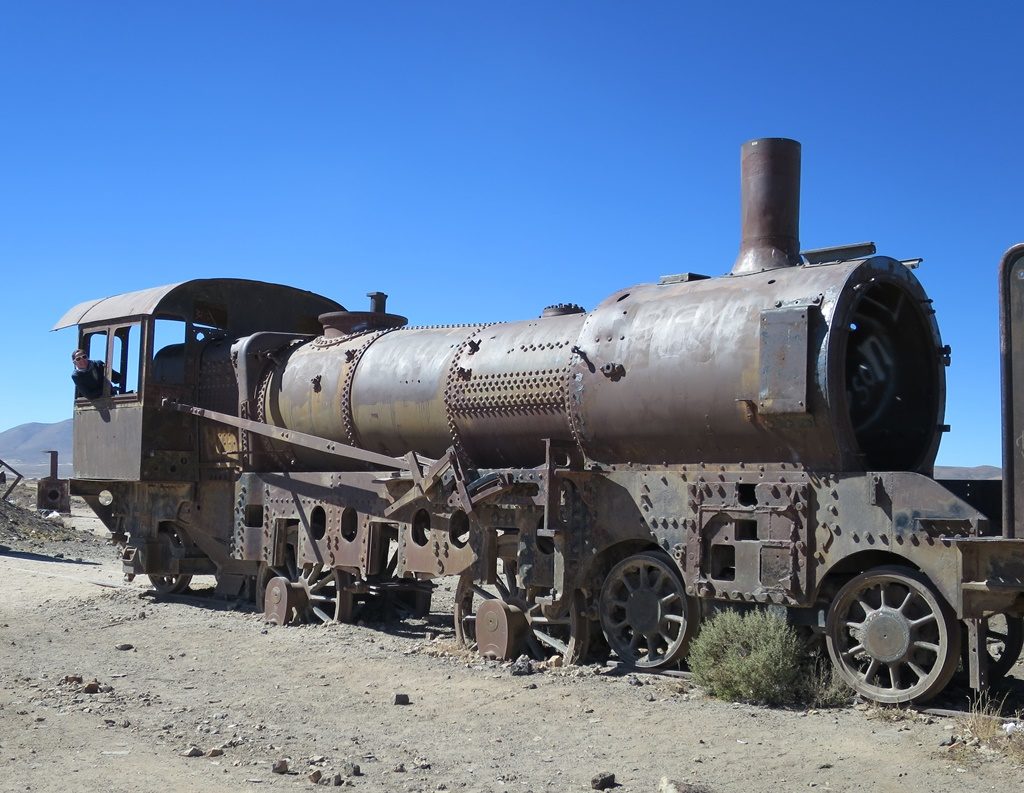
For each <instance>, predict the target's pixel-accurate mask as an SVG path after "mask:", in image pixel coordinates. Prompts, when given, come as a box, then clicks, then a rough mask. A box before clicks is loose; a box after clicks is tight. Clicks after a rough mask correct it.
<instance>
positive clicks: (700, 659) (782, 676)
mask: <svg viewBox="0 0 1024 793" xmlns="http://www.w3.org/2000/svg"><path fill="white" fill-rule="evenodd" d="M806 659H807V657H806V654H805V653H804V650H803V645H802V642H801V641H800V638H799V637H798V636H797V633H796V631H795V630H794V629H793V628H792V627H790V626H789V625H787V624H786V621H785V620H784V619H782V618H781V617H779V616H776V615H774V614H771V613H769V612H767V611H752V612H749V613H747V614H740V613H738V612H735V611H723V612H722V613H720V614H718V615H716V616H715V617H713V618H712V619H710V620H708V621H707V622H706V623H704V624H703V625H702V627H701V630H700V633H699V634H698V635H697V637H696V638H695V639H694V640H693V642H692V643H691V645H690V656H689V665H690V669H691V671H692V672H693V678H694V680H695V681H696V682H697V683H698V684H699V685H701V686H703V687H704V688H705V689H706V690H707V691H708V693H709V694H711V695H712V696H715V697H719V698H721V699H729V700H736V701H741V702H754V703H760V704H764V705H786V704H790V703H793V702H797V701H800V700H802V699H805V698H806V696H807V694H808V693H809V691H808V688H807V685H806V676H805V673H806V671H807V660H806Z"/></svg>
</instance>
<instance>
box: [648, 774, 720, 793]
mask: <svg viewBox="0 0 1024 793" xmlns="http://www.w3.org/2000/svg"><path fill="white" fill-rule="evenodd" d="M658 793H711V790H710V789H709V788H706V787H704V785H691V784H690V783H688V782H677V781H676V780H674V779H669V778H668V777H667V776H663V777H662V778H661V782H659V783H658Z"/></svg>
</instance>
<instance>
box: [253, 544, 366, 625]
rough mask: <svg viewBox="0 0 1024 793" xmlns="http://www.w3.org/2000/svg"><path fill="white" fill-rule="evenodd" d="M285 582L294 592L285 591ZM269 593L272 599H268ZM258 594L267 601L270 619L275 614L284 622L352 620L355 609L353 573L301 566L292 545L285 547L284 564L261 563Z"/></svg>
mask: <svg viewBox="0 0 1024 793" xmlns="http://www.w3.org/2000/svg"><path fill="white" fill-rule="evenodd" d="M285 582H287V585H288V587H290V588H292V589H294V590H296V592H295V593H294V594H292V595H290V596H289V595H286V594H285V593H284V591H283V589H282V587H283V585H284V584H285ZM275 587H276V589H275ZM268 595H269V597H270V598H271V600H272V601H273V602H271V601H268ZM256 596H257V598H259V600H258V601H257V602H259V603H262V604H264V606H265V609H266V611H265V614H266V615H267V617H268V619H270V618H273V617H274V616H275V615H276V616H277V619H278V620H279V621H282V623H287V622H293V621H298V622H320V623H324V622H352V619H353V613H354V610H355V595H354V594H353V593H352V576H351V575H350V574H348V573H343V572H341V571H340V570H336V569H334V568H333V567H326V566H324V565H322V564H319V563H317V564H306V565H303V567H302V568H301V569H300V568H299V566H298V563H297V561H296V558H295V549H294V547H293V546H291V545H288V546H287V547H286V549H285V556H284V561H283V563H282V564H281V565H276V566H271V565H266V564H263V565H260V569H259V572H258V573H257V577H256ZM282 604H283V605H282ZM282 614H283V615H285V616H284V617H283V618H282V617H281V616H280V615H282Z"/></svg>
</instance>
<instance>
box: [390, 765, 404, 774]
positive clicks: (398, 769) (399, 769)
mask: <svg viewBox="0 0 1024 793" xmlns="http://www.w3.org/2000/svg"><path fill="white" fill-rule="evenodd" d="M391 770H392V771H394V772H395V773H396V774H404V773H405V763H399V764H398V765H396V766H395V767H394V768H392V769H391Z"/></svg>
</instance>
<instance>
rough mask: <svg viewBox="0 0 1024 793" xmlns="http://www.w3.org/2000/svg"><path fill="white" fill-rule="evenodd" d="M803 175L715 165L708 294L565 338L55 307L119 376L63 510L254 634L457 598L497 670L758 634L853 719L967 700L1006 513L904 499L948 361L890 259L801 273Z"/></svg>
mask: <svg viewBox="0 0 1024 793" xmlns="http://www.w3.org/2000/svg"><path fill="white" fill-rule="evenodd" d="M799 154H800V149H799V144H797V143H796V142H794V141H790V140H785V139H760V140H755V141H751V142H749V143H747V144H746V145H745V146H744V147H743V151H742V157H741V174H742V175H741V205H742V239H741V244H740V251H739V255H738V256H737V258H736V261H735V263H734V264H733V265H732V268H731V270H730V271H729V272H728V273H727V274H725V275H723V276H718V277H709V276H707V275H702V274H696V273H681V274H676V275H670V276H664V277H662V278H661V279H660V280H658V281H657V282H656V283H648V284H640V285H637V286H633V287H629V288H626V289H622V290H620V291H618V292H615V293H614V294H612V295H610V296H609V297H608V298H606V299H605V300H604V301H602V302H601V303H600V304H599V305H598V306H596V307H595V308H594V309H593V310H591V311H589V312H587V311H584V310H583V309H582V308H580V307H579V306H575V305H571V304H558V305H553V306H549V307H548V308H545V309H544V310H543V312H542V313H541V315H540V316H539V317H537V318H535V319H530V320H523V321H518V322H498V323H480V324H474V325H465V326H442V327H410V326H409V325H408V323H407V320H406V319H405V317H402V316H399V315H397V314H392V313H389V312H388V311H387V307H386V304H385V299H386V296H385V295H383V294H381V293H372V294H371V298H372V304H371V307H370V310H369V311H348V310H345V309H344V308H343V307H342V306H340V305H338V304H336V303H334V302H333V301H330V300H328V299H327V298H323V297H320V296H318V295H313V294H311V293H308V292H299V291H298V290H293V289H289V288H287V287H281V286H277V285H271V284H262V283H258V282H248V281H237V280H229V279H208V280H199V281H192V282H186V283H184V284H175V285H171V286H169V287H163V288H159V289H155V290H147V291H146V292H144V293H133V294H132V295H124V296H119V297H117V298H113V299H109V300H106V301H92V302H90V303H86V304H82V305H80V306H77V307H75V308H74V309H72V310H71V311H70V312H69V313H68V314H67V315H66V316H65V317H64V318H63V319H62V320H61V322H59V323H58V327H63V326H66V325H71V324H77V325H78V326H79V328H80V335H81V345H80V346H82V347H83V348H86V349H89V348H90V345H92V347H93V349H94V350H96V351H97V352H94V353H93V354H92V356H91V357H103V356H104V355H105V356H106V357H105V358H104V359H105V360H107V361H112V362H114V363H115V368H117V365H118V364H120V367H121V368H120V369H119V371H121V372H126V371H127V372H128V373H129V374H130V373H132V372H135V376H134V377H129V379H127V380H125V379H124V377H122V383H121V384H119V386H120V387H114V386H113V385H111V384H107V393H106V394H104V396H102V397H100V398H99V399H96V400H92V401H90V400H84V399H79V400H77V402H76V406H75V468H76V475H75V479H74V482H73V487H74V490H75V492H77V493H79V494H82V495H84V496H85V497H86V498H87V500H88V501H89V502H90V504H92V505H93V507H94V509H95V510H96V511H97V513H98V514H99V515H100V516H101V517H102V518H104V520H105V521H106V523H107V525H108V527H110V528H111V530H112V531H114V532H115V534H116V535H117V536H118V537H120V538H122V539H123V541H124V543H125V550H124V564H125V569H126V572H127V573H128V574H130V575H135V574H139V573H144V574H147V575H149V576H150V579H151V580H152V582H153V584H154V585H155V586H156V587H157V588H158V589H163V590H165V591H175V590H181V589H183V588H184V587H185V586H187V585H188V582H189V578H190V576H191V575H193V574H196V573H212V574H214V575H216V576H217V581H218V589H219V591H221V592H230V593H234V594H237V593H238V592H240V591H242V590H243V589H244V590H246V591H248V592H249V594H251V595H252V596H253V597H255V598H256V599H257V601H258V602H259V603H260V604H261V605H262V606H263V607H264V608H265V611H266V615H267V617H268V619H270V620H272V621H275V622H279V623H287V622H291V621H295V620H322V621H327V620H351V619H354V618H355V615H356V614H357V613H358V612H359V611H360V610H361V609H367V608H372V607H375V606H378V605H381V604H386V605H389V606H391V607H393V609H395V610H397V611H398V612H399V613H423V612H424V611H426V610H427V609H429V607H430V592H431V583H430V582H431V581H432V580H434V579H437V578H440V577H444V576H453V577H457V578H458V584H457V588H456V597H455V609H454V614H453V619H454V623H455V632H456V635H457V637H458V638H459V639H460V640H461V641H463V642H464V643H466V644H467V645H469V646H474V647H476V648H477V649H479V650H480V651H481V652H482V653H485V654H488V655H491V656H495V657H503V658H508V657H513V656H515V655H517V654H519V653H520V652H530V653H533V654H535V655H538V656H540V655H544V654H549V653H559V654H561V655H563V656H564V658H565V660H566V661H567V662H580V661H582V660H584V659H586V658H587V657H589V656H590V655H591V654H593V653H597V652H601V651H605V652H608V651H610V652H611V653H614V654H615V655H616V656H617V657H618V658H619V659H620V660H621V661H622V662H624V663H626V664H629V665H633V666H636V667H639V668H649V669H659V668H665V667H669V666H674V665H676V664H678V663H680V662H681V661H682V660H683V659H684V658H685V654H686V649H687V646H688V644H689V641H690V639H691V638H692V637H693V635H694V634H695V632H696V631H697V630H699V626H700V623H701V621H702V620H703V619H706V618H707V617H708V616H710V615H711V614H713V613H715V611H717V610H720V609H723V608H735V609H753V608H776V609H777V610H779V612H780V613H784V614H786V616H787V618H788V619H789V620H790V621H791V622H792V623H794V624H796V625H799V626H802V627H804V628H806V629H807V630H809V631H811V632H814V633H816V634H818V635H821V636H822V637H823V638H824V640H825V642H826V644H827V646H828V650H829V653H830V655H831V658H832V660H833V663H834V664H835V666H836V668H837V670H838V672H839V673H840V674H841V675H842V676H843V678H844V679H846V680H847V682H849V683H850V684H851V685H852V686H853V687H854V688H855V689H856V690H857V691H858V692H859V693H861V694H862V695H863V696H865V697H867V698H870V699H874V700H876V701H880V702H906V701H923V700H926V699H928V698H930V697H933V696H935V695H936V694H937V693H939V692H940V691H941V690H942V689H943V688H944V687H945V686H946V685H947V684H948V683H949V681H950V679H951V678H952V676H953V674H954V673H955V672H956V669H957V667H958V666H959V665H961V664H962V665H963V667H964V669H965V671H966V673H967V674H968V677H969V680H970V682H971V684H972V685H973V686H974V687H976V688H984V687H985V686H986V685H987V683H988V682H989V680H990V679H991V678H993V677H998V676H999V675H1002V674H1005V673H1006V672H1007V671H1008V669H1009V668H1010V666H1012V664H1013V663H1014V661H1015V660H1016V658H1017V656H1018V655H1019V652H1020V649H1021V644H1022V643H1024V630H1022V620H1021V617H1022V614H1024V598H1022V593H1024V541H1022V540H1017V539H1015V534H1016V532H1015V526H1014V523H1015V517H1014V516H1015V514H1016V513H1015V512H1014V511H1013V503H1012V497H1011V496H1012V494H1013V492H1014V490H1013V489H1012V488H1008V489H1007V497H1006V499H1005V500H1006V503H1005V504H1004V503H1003V501H1004V500H1003V494H1002V493H1001V491H1000V489H999V488H998V483H995V486H992V485H991V484H985V483H964V482H938V481H936V480H935V479H934V478H932V472H933V463H934V460H935V456H936V453H937V449H938V445H939V440H940V438H941V435H942V432H943V431H944V430H945V429H946V427H944V425H943V413H944V403H945V377H944V369H945V366H947V365H948V364H949V359H950V351H949V348H948V347H944V346H943V345H942V342H941V340H940V337H939V332H938V327H937V325H936V322H935V317H934V311H933V310H932V307H931V301H930V300H929V299H928V297H927V295H926V294H925V292H924V290H923V289H922V287H921V285H920V283H919V282H918V280H917V279H916V278H915V276H914V273H913V271H912V270H913V267H914V266H916V262H912V261H899V260H896V259H891V258H888V257H885V256H879V255H876V253H875V250H874V246H873V244H870V243H865V244H861V245H856V246H844V247H838V248H828V249H820V250H816V251H804V252H802V253H801V251H800V246H799V233H798V216H799V181H800V158H799ZM1013 261H1016V259H1013ZM1004 266H1010V265H1004ZM1008 313H1009V314H1010V315H1011V316H1012V315H1013V311H1010V312H1008ZM1018 313H1019V312H1018ZM1007 323H1008V324H1007V327H1010V324H1011V323H1010V320H1009V319H1008V320H1007ZM168 325H170V326H171V328H170V329H171V330H174V331H176V332H177V334H178V335H177V336H176V337H174V339H173V340H172V341H169V342H166V343H165V341H166V340H165V339H164V336H166V333H167V332H168V327H167V326H168ZM1010 337H1012V333H1010V334H1009V336H1008V338H1010ZM133 344H134V347H133ZM1013 357H1014V356H1013V355H1012V354H1011V353H1008V360H1009V361H1010V362H1011V363H1010V364H1008V368H1009V369H1011V370H1012V368H1013V367H1012V359H1013ZM100 449H102V451H100ZM1011 451H1012V450H1011Z"/></svg>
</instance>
